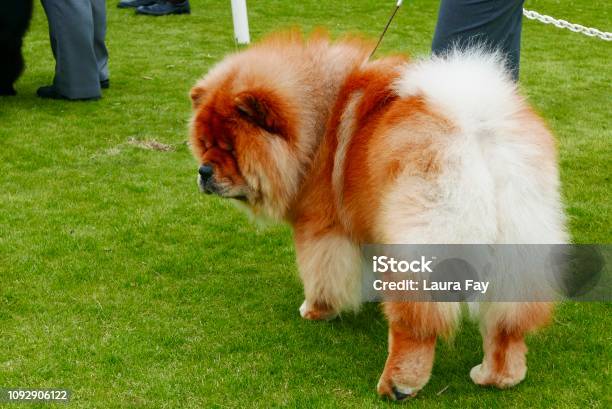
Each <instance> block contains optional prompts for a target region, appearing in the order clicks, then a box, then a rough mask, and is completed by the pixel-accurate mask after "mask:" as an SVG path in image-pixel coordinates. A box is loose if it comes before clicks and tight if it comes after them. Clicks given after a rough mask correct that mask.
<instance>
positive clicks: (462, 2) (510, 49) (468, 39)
mask: <svg viewBox="0 0 612 409" xmlns="http://www.w3.org/2000/svg"><path fill="white" fill-rule="evenodd" d="M524 1H525V0H441V2H440V11H439V14H438V24H437V25H436V32H435V34H434V39H433V43H432V47H431V48H432V52H433V53H434V54H444V53H445V52H447V51H448V50H450V49H452V48H453V47H454V46H459V47H465V46H469V45H473V44H479V43H484V44H486V45H487V46H488V47H491V48H493V49H499V50H501V51H502V52H503V53H504V55H505V57H506V59H507V63H508V68H509V69H510V71H511V73H512V75H513V77H514V79H515V80H518V75H519V61H520V51H521V29H522V21H523V3H524Z"/></svg>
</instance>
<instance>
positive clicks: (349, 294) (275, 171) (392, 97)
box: [191, 33, 567, 399]
mask: <svg viewBox="0 0 612 409" xmlns="http://www.w3.org/2000/svg"><path fill="white" fill-rule="evenodd" d="M370 51H371V44H369V43H368V42H364V41H361V40H356V39H347V40H343V41H338V42H335V43H332V42H330V41H329V40H328V38H327V37H326V36H325V35H317V34H316V35H314V36H313V37H312V38H311V39H309V40H308V41H304V40H303V39H302V38H301V37H300V36H299V35H298V34H295V33H290V34H284V35H277V36H273V37H271V38H269V39H267V40H265V41H264V42H262V43H260V44H257V45H255V46H252V47H251V48H249V49H248V50H246V51H243V52H240V53H237V54H234V55H232V56H229V57H227V58H226V59H225V60H224V61H223V62H221V63H220V64H219V65H217V66H216V67H215V68H213V69H212V70H211V71H210V72H209V74H208V75H206V76H205V77H204V79H202V80H201V81H199V82H198V83H197V84H196V85H195V87H194V88H193V89H192V91H191V97H192V100H193V104H194V117H193V121H192V130H191V133H192V139H191V143H192V146H193V151H194V154H195V156H196V157H197V159H198V161H199V162H200V164H202V165H205V166H207V167H211V168H212V169H213V170H214V172H213V174H212V176H211V177H206V178H205V179H203V178H200V187H201V188H202V189H203V190H204V191H206V192H208V193H216V194H219V195H221V196H223V197H230V198H239V199H241V200H243V201H246V203H247V205H248V206H249V207H250V208H251V210H252V211H253V212H254V213H256V214H263V215H266V216H268V217H272V218H275V219H279V220H285V221H287V222H288V223H290V224H291V225H292V227H293V229H294V237H295V245H296V249H297V258H298V266H299V270H300V276H301V278H302V281H303V283H304V293H305V301H304V303H303V304H302V306H301V307H300V313H301V315H302V316H303V317H304V318H307V319H329V318H332V317H334V316H335V315H336V314H338V313H339V312H341V311H342V310H347V309H356V308H357V307H358V306H359V303H360V285H361V281H360V276H359V271H360V264H359V263H360V258H359V257H360V252H359V246H360V244H363V243H415V244H419V243H564V242H566V240H567V236H566V233H565V230H564V217H563V211H562V205H561V200H560V197H559V177H558V170H557V162H556V149H555V144H554V141H553V138H552V136H551V134H550V133H549V131H548V130H547V128H546V127H545V125H544V124H543V123H542V121H541V119H540V118H539V117H538V115H536V114H535V113H534V112H533V111H532V110H531V109H530V108H529V107H528V105H527V104H526V103H525V102H524V100H523V98H521V97H520V96H519V95H518V94H517V92H516V89H515V85H514V84H513V82H512V81H511V80H510V78H509V76H508V75H507V73H506V71H505V70H504V67H503V63H502V62H501V60H500V58H499V57H498V56H496V55H495V54H489V53H486V52H483V51H481V50H471V51H456V52H454V53H451V54H449V55H447V56H444V57H433V58H428V59H424V60H420V61H415V62H411V61H407V60H406V59H404V58H403V57H388V58H382V59H378V60H375V61H368V54H369V52H370ZM207 169H208V168H207ZM459 310H460V309H459V305H458V304H456V303H415V302H394V303H385V304H384V311H385V314H386V316H387V318H388V321H389V356H388V359H387V363H386V365H385V368H384V371H383V374H382V376H381V379H380V381H379V384H378V391H379V393H380V394H383V395H387V396H389V397H391V398H392V399H403V398H405V397H406V396H411V395H414V394H416V393H417V391H418V390H420V389H421V388H422V387H423V386H424V385H425V384H426V383H427V381H428V380H429V376H430V373H431V368H432V364H433V359H434V348H435V342H436V338H437V337H438V336H446V335H449V334H450V333H451V332H452V331H453V328H454V326H455V324H456V322H457V319H458V315H459ZM550 313H551V305H550V304H547V303H497V304H495V303H492V304H487V305H486V306H483V307H482V308H480V310H479V311H477V312H476V315H477V316H478V318H479V319H480V322H481V330H482V335H483V340H484V360H483V362H482V363H481V364H480V365H477V366H476V367H474V368H473V369H472V371H471V374H470V375H471V377H472V379H473V380H474V382H476V383H478V384H481V385H495V386H498V387H501V388H505V387H510V386H513V385H515V384H517V383H519V382H520V381H521V380H522V379H523V378H524V376H525V373H526V363H525V354H526V346H525V343H524V336H525V334H526V333H527V332H528V331H531V330H534V329H536V328H538V327H539V326H541V325H543V324H545V323H546V322H547V320H548V319H549V316H550Z"/></svg>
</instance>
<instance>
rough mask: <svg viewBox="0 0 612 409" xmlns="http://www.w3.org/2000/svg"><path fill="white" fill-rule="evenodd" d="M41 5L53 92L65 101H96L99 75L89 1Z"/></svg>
mask: <svg viewBox="0 0 612 409" xmlns="http://www.w3.org/2000/svg"><path fill="white" fill-rule="evenodd" d="M41 1H42V4H43V7H44V9H45V13H46V14H47V20H48V21H49V31H50V37H51V44H52V49H53V50H54V55H55V78H54V79H53V90H54V91H55V92H56V93H58V94H59V95H61V96H63V97H65V98H68V99H95V98H99V97H100V95H101V93H100V75H99V69H98V62H97V59H96V53H95V51H94V28H93V27H94V21H93V11H92V3H91V1H90V0H41ZM39 95H41V93H40V92H39ZM41 96H43V95H41Z"/></svg>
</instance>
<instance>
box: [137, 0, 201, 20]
mask: <svg viewBox="0 0 612 409" xmlns="http://www.w3.org/2000/svg"><path fill="white" fill-rule="evenodd" d="M189 13H191V8H190V7H189V0H185V1H184V2H182V3H170V2H169V1H165V0H160V1H159V2H157V3H155V4H153V5H150V6H140V7H138V8H137V9H136V14H146V15H149V16H167V15H168V14H189Z"/></svg>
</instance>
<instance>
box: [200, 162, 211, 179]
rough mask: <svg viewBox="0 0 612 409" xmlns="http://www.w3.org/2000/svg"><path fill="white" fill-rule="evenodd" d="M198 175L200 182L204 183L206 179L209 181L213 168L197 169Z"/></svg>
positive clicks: (205, 166)
mask: <svg viewBox="0 0 612 409" xmlns="http://www.w3.org/2000/svg"><path fill="white" fill-rule="evenodd" d="M198 173H199V174H200V176H201V177H202V181H203V182H206V181H208V179H210V178H211V177H212V175H213V168H212V166H210V165H202V166H200V169H198Z"/></svg>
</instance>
